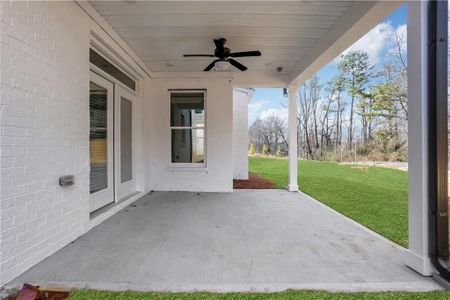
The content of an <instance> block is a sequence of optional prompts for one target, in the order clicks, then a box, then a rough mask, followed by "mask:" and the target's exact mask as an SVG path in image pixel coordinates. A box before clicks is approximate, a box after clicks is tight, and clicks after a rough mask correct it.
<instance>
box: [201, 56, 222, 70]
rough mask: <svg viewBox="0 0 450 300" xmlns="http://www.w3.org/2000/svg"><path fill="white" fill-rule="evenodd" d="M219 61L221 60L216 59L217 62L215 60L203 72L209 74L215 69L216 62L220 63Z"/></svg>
mask: <svg viewBox="0 0 450 300" xmlns="http://www.w3.org/2000/svg"><path fill="white" fill-rule="evenodd" d="M218 61H219V59H216V60H214V61H213V62H212V63H210V64H209V65H208V66H207V67H206V68H205V69H204V70H203V71H205V72H208V71H210V70H211V69H212V68H213V67H214V65H215V64H216V62H218Z"/></svg>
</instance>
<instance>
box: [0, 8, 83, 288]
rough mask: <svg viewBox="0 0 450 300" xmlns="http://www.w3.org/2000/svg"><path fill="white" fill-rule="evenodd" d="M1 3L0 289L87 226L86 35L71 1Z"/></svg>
mask: <svg viewBox="0 0 450 300" xmlns="http://www.w3.org/2000/svg"><path fill="white" fill-rule="evenodd" d="M0 3H1V4H0V5H1V36H0V46H1V49H0V51H1V64H0V65H1V173H0V175H1V189H0V195H1V198H0V199H1V200H0V208H1V213H0V234H1V235H0V238H1V250H0V251H1V252H0V254H1V260H0V269H1V278H0V286H2V285H3V284H5V283H7V282H8V281H10V280H11V279H13V278H14V277H16V276H18V275H19V274H21V273H22V272H23V271H25V270H26V269H28V268H29V267H31V266H32V265H34V264H35V263H37V262H39V261H40V260H42V259H43V258H44V257H46V256H48V255H50V254H52V253H54V252H55V251H56V250H58V249H59V248H61V247H63V246H64V245H66V244H67V243H68V242H70V241H72V240H74V239H75V238H76V237H78V236H79V235H80V234H82V233H84V231H85V230H86V227H87V224H88V222H89V219H88V218H89V215H88V213H87V212H88V211H89V187H88V186H89V185H88V179H89V178H88V175H89V173H88V172H89V141H88V137H89V135H88V132H89V105H88V92H89V59H88V55H89V34H90V33H89V25H88V23H89V22H88V20H87V16H86V15H85V14H84V13H82V11H81V10H80V9H79V8H78V7H77V6H76V4H74V3H72V2H60V3H54V2H53V3H52V2H39V3H33V2H32V1H31V2H5V1H1V2H0ZM65 174H74V175H75V178H76V184H75V185H74V186H72V187H68V188H61V187H60V186H59V185H58V177H59V176H61V175H65Z"/></svg>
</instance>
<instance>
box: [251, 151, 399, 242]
mask: <svg viewBox="0 0 450 300" xmlns="http://www.w3.org/2000/svg"><path fill="white" fill-rule="evenodd" d="M249 169H250V171H251V172H255V173H258V174H260V175H262V176H263V177H265V178H267V179H269V180H270V181H272V182H273V183H274V184H275V186H276V187H278V188H284V187H286V185H287V182H288V171H287V170H288V161H287V160H286V159H277V158H261V157H249ZM298 184H299V186H300V190H301V191H302V192H304V193H306V194H308V195H310V196H312V197H313V198H315V199H317V200H319V201H320V202H322V203H324V204H326V205H328V206H330V207H332V208H333V209H335V210H337V211H339V212H340V213H342V214H344V215H346V216H348V217H350V218H352V219H353V220H355V221H357V222H359V223H361V224H363V225H365V226H366V227H368V228H370V229H372V230H374V231H376V232H378V233H380V234H381V235H383V236H385V237H387V238H388V239H390V240H392V241H394V242H396V243H397V244H399V245H401V246H404V247H408V173H407V172H405V171H400V170H394V169H388V168H380V167H369V168H368V169H367V170H358V169H352V166H351V165H340V164H338V163H330V162H319V161H306V160H300V161H299V166H298Z"/></svg>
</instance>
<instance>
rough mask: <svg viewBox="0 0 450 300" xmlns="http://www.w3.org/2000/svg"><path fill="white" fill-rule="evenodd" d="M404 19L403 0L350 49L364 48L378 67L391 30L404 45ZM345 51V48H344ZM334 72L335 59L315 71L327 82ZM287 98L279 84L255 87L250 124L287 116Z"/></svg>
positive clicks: (384, 59) (383, 56) (387, 49)
mask: <svg viewBox="0 0 450 300" xmlns="http://www.w3.org/2000/svg"><path fill="white" fill-rule="evenodd" d="M406 20H407V4H403V5H402V6H401V7H400V8H399V9H397V10H396V11H395V12H393V13H392V14H391V15H390V16H388V17H387V18H386V19H384V20H383V21H381V22H380V23H379V24H378V25H377V26H375V27H374V28H373V29H372V30H371V31H370V32H368V33H367V34H366V35H365V36H363V37H362V38H361V39H360V40H359V41H357V42H356V43H355V44H353V45H352V46H351V47H350V48H349V49H347V50H346V51H350V50H363V51H367V52H368V53H369V59H370V62H371V63H372V64H373V65H374V68H375V69H376V68H377V67H380V66H381V65H383V63H384V62H385V61H386V59H388V58H387V57H388V56H386V53H387V52H388V51H389V49H390V43H389V38H390V37H391V36H392V34H393V32H394V31H397V32H401V33H402V34H404V36H405V47H406ZM346 51H344V52H346ZM336 74H337V68H336V63H335V62H334V61H332V62H330V63H329V64H328V65H326V66H325V67H323V68H322V69H321V70H320V71H319V72H317V75H318V76H319V78H320V81H321V83H323V84H324V83H326V82H327V81H329V80H330V79H331V78H332V77H333V76H334V75H336ZM286 104H287V98H285V97H283V90H282V89H280V88H270V89H269V88H258V89H256V91H255V94H254V95H253V98H252V100H251V102H250V104H249V120H248V122H249V125H250V124H252V123H253V122H254V121H255V120H256V119H257V118H264V117H266V116H268V115H279V116H281V117H284V118H287V109H286Z"/></svg>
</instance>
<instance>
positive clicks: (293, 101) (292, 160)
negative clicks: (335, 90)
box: [288, 85, 298, 192]
mask: <svg viewBox="0 0 450 300" xmlns="http://www.w3.org/2000/svg"><path fill="white" fill-rule="evenodd" d="M297 89H298V86H297V85H291V86H289V106H288V127H289V133H288V140H289V184H288V190H289V191H290V192H297V191H298V184H297V164H298V158H297Z"/></svg>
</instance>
